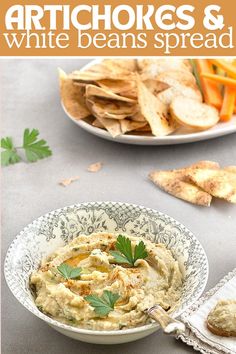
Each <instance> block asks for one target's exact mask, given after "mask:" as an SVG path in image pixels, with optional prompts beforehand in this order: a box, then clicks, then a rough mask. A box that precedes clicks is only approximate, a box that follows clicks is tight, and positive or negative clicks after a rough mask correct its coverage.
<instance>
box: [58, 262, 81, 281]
mask: <svg viewBox="0 0 236 354" xmlns="http://www.w3.org/2000/svg"><path fill="white" fill-rule="evenodd" d="M57 270H58V273H59V274H60V275H61V276H62V277H63V278H65V279H67V280H68V279H77V278H79V277H80V275H81V272H82V268H80V267H79V268H75V267H71V266H70V265H69V264H66V263H62V264H61V265H59V266H58V267H57Z"/></svg>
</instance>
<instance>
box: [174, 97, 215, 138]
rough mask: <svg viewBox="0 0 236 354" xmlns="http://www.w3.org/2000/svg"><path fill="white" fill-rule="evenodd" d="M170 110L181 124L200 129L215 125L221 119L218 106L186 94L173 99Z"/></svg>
mask: <svg viewBox="0 0 236 354" xmlns="http://www.w3.org/2000/svg"><path fill="white" fill-rule="evenodd" d="M170 112H171V116H172V117H173V118H174V119H175V120H176V121H177V122H178V123H179V124H181V125H184V126H188V127H191V128H195V129H197V130H199V131H200V130H206V129H209V128H211V127H213V126H214V125H216V124H217V122H218V121H219V119H220V117H219V112H218V111H217V109H216V108H214V107H212V106H209V105H207V104H205V103H201V102H197V101H196V100H193V99H191V98H187V97H184V96H177V97H175V98H174V99H173V101H172V102H171V105H170Z"/></svg>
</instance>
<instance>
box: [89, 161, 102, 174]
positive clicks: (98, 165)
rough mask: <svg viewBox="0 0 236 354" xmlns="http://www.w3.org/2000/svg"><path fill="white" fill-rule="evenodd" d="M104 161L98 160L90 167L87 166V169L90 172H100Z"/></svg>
mask: <svg viewBox="0 0 236 354" xmlns="http://www.w3.org/2000/svg"><path fill="white" fill-rule="evenodd" d="M102 165H103V163H102V162H96V163H92V164H91V165H89V167H88V168H87V171H89V172H98V171H100V170H101V168H102Z"/></svg>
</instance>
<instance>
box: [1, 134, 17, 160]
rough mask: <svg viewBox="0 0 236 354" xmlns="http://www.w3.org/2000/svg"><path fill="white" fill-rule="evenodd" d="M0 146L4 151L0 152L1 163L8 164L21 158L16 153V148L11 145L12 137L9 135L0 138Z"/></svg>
mask: <svg viewBox="0 0 236 354" xmlns="http://www.w3.org/2000/svg"><path fill="white" fill-rule="evenodd" d="M1 148H2V149H5V151H2V152H1V165H2V166H8V165H10V164H14V163H17V162H19V161H20V160H21V158H20V156H19V155H18V154H17V151H16V149H15V148H14V146H13V142H12V139H11V138H9V137H6V138H2V139H1Z"/></svg>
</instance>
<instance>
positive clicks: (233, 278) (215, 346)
mask: <svg viewBox="0 0 236 354" xmlns="http://www.w3.org/2000/svg"><path fill="white" fill-rule="evenodd" d="M223 299H225V300H228V299H236V268H235V269H234V270H233V271H232V272H230V273H229V274H228V275H227V276H226V277H225V278H223V279H222V280H221V281H220V282H219V283H218V284H217V285H216V287H215V288H213V289H211V290H210V291H208V292H207V293H206V294H205V295H204V296H203V297H202V298H201V299H200V300H199V301H198V302H197V303H195V304H194V305H193V306H192V307H191V308H190V309H189V310H187V311H186V312H185V313H184V314H183V315H182V316H181V320H182V321H183V322H184V323H185V324H186V332H185V333H184V334H182V335H179V336H178V338H180V339H182V340H183V341H184V342H185V343H187V344H189V345H192V346H193V347H194V349H196V350H199V351H200V352H202V353H204V354H205V353H209V354H218V353H219V354H223V353H227V354H236V338H235V337H220V336H216V335H214V334H213V333H211V332H210V331H209V330H208V329H207V326H206V318H207V316H208V314H209V312H210V311H211V310H212V309H213V308H214V307H215V305H216V303H217V302H218V301H219V300H223Z"/></svg>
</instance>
